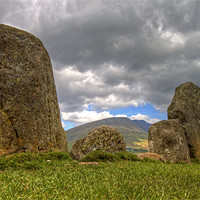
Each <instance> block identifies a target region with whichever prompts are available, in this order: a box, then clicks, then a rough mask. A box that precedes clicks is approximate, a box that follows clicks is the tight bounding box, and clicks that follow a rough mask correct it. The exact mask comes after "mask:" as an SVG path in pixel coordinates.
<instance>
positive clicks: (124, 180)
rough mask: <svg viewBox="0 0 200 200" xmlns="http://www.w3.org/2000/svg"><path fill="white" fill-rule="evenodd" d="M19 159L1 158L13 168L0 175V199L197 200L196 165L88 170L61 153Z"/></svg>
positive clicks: (199, 179)
mask: <svg viewBox="0 0 200 200" xmlns="http://www.w3.org/2000/svg"><path fill="white" fill-rule="evenodd" d="M23 156H24V155H18V156H13V157H12V156H11V157H8V158H7V157H6V158H3V159H4V161H5V160H6V159H7V163H9V162H10V163H12V161H13V160H15V166H14V165H13V166H12V165H9V164H7V166H6V167H5V166H4V169H2V171H0V199H13V200H14V199H38V200H39V199H200V190H199V188H200V170H199V167H200V165H199V164H197V163H192V164H166V163H162V162H141V161H125V160H118V161H113V162H109V163H107V162H102V163H100V164H99V165H94V166H93V165H92V166H91V165H78V163H77V162H76V161H72V160H71V159H70V158H69V157H68V155H67V154H64V153H61V154H57V155H55V154H54V153H52V154H46V155H45V154H43V155H35V154H34V155H33V154H32V155H31V154H29V156H28V155H25V158H24V159H23ZM28 157H29V158H28ZM121 157H123V156H121ZM8 160H9V161H8ZM0 161H1V163H3V161H2V158H1V159H0ZM13 162H14V161H13ZM27 162H29V164H30V163H31V164H30V165H29V167H26V164H24V165H23V163H27ZM17 163H18V164H19V163H21V164H20V165H18V164H17ZM34 165H36V166H37V167H34ZM16 166H17V167H16ZM31 166H32V167H31Z"/></svg>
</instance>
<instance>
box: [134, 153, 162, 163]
mask: <svg viewBox="0 0 200 200" xmlns="http://www.w3.org/2000/svg"><path fill="white" fill-rule="evenodd" d="M135 155H136V156H137V157H138V158H139V159H142V160H143V159H144V158H151V159H152V160H158V161H162V162H166V159H165V158H164V157H163V156H161V155H159V154H157V153H140V154H135Z"/></svg>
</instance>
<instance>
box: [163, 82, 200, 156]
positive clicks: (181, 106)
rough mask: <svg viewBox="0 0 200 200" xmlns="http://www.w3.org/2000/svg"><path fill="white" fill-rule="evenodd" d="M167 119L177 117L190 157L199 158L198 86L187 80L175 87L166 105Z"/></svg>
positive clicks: (199, 96)
mask: <svg viewBox="0 0 200 200" xmlns="http://www.w3.org/2000/svg"><path fill="white" fill-rule="evenodd" d="M167 112H168V119H179V120H180V122H181V125H182V127H183V130H184V133H185V136H186V139H187V142H188V146H189V150H190V156H191V157H197V158H200V88H199V87H198V86H196V85H194V84H193V83H192V82H187V83H185V84H182V85H180V86H179V87H177V88H176V92H175V96H174V97H173V99H172V102H171V104H170V106H169V107H168V110H167Z"/></svg>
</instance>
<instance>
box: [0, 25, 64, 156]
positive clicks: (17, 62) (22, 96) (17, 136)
mask: <svg viewBox="0 0 200 200" xmlns="http://www.w3.org/2000/svg"><path fill="white" fill-rule="evenodd" d="M49 150H59V151H67V140H66V135H65V132H64V130H63V128H62V126H61V120H60V111H59V107H58V102H57V95H56V88H55V84H54V77H53V72H52V66H51V62H50V59H49V55H48V53H47V51H46V49H45V48H44V46H43V44H42V42H41V41H40V40H39V39H37V38H36V37H34V36H33V35H31V34H29V33H27V32H25V31H21V30H18V29H16V28H13V27H10V26H6V25H0V155H4V154H9V153H14V152H37V151H49Z"/></svg>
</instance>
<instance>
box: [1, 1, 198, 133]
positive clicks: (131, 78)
mask: <svg viewBox="0 0 200 200" xmlns="http://www.w3.org/2000/svg"><path fill="white" fill-rule="evenodd" d="M199 10H200V1H198V0H194V1H190V0H179V1H175V0H172V1H168V0H162V1H159V0H155V1H139V0H124V1H121V0H119V1H115V0H110V1H104V0H98V1H96V0H91V1H85V0H81V1H80V0H54V1H53V0H48V1H45V0H29V1H24V0H12V1H6V3H5V1H1V2H0V23H2V24H7V25H10V26H14V27H16V28H19V29H22V30H25V31H27V32H29V33H31V34H33V35H35V36H36V37H37V38H39V39H40V40H41V41H42V42H43V44H44V46H45V48H46V49H47V51H48V53H49V56H50V59H51V62H52V67H53V73H54V79H55V84H56V90H57V96H58V103H59V107H60V113H61V120H62V125H63V128H64V129H65V130H67V129H70V128H73V127H75V126H78V125H81V124H84V123H88V122H91V121H96V120H101V119H105V118H109V117H118V116H123V117H127V118H130V119H138V120H144V121H146V122H148V123H155V122H158V121H160V120H165V119H167V107H168V106H169V105H170V102H171V100H172V97H173V95H174V92H175V88H176V87H178V86H179V85H181V84H183V83H185V82H188V81H191V82H193V83H194V84H196V85H198V86H200V81H199V73H200V58H199V52H200V23H199V20H200V12H199ZM47 13H48V14H47Z"/></svg>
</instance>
